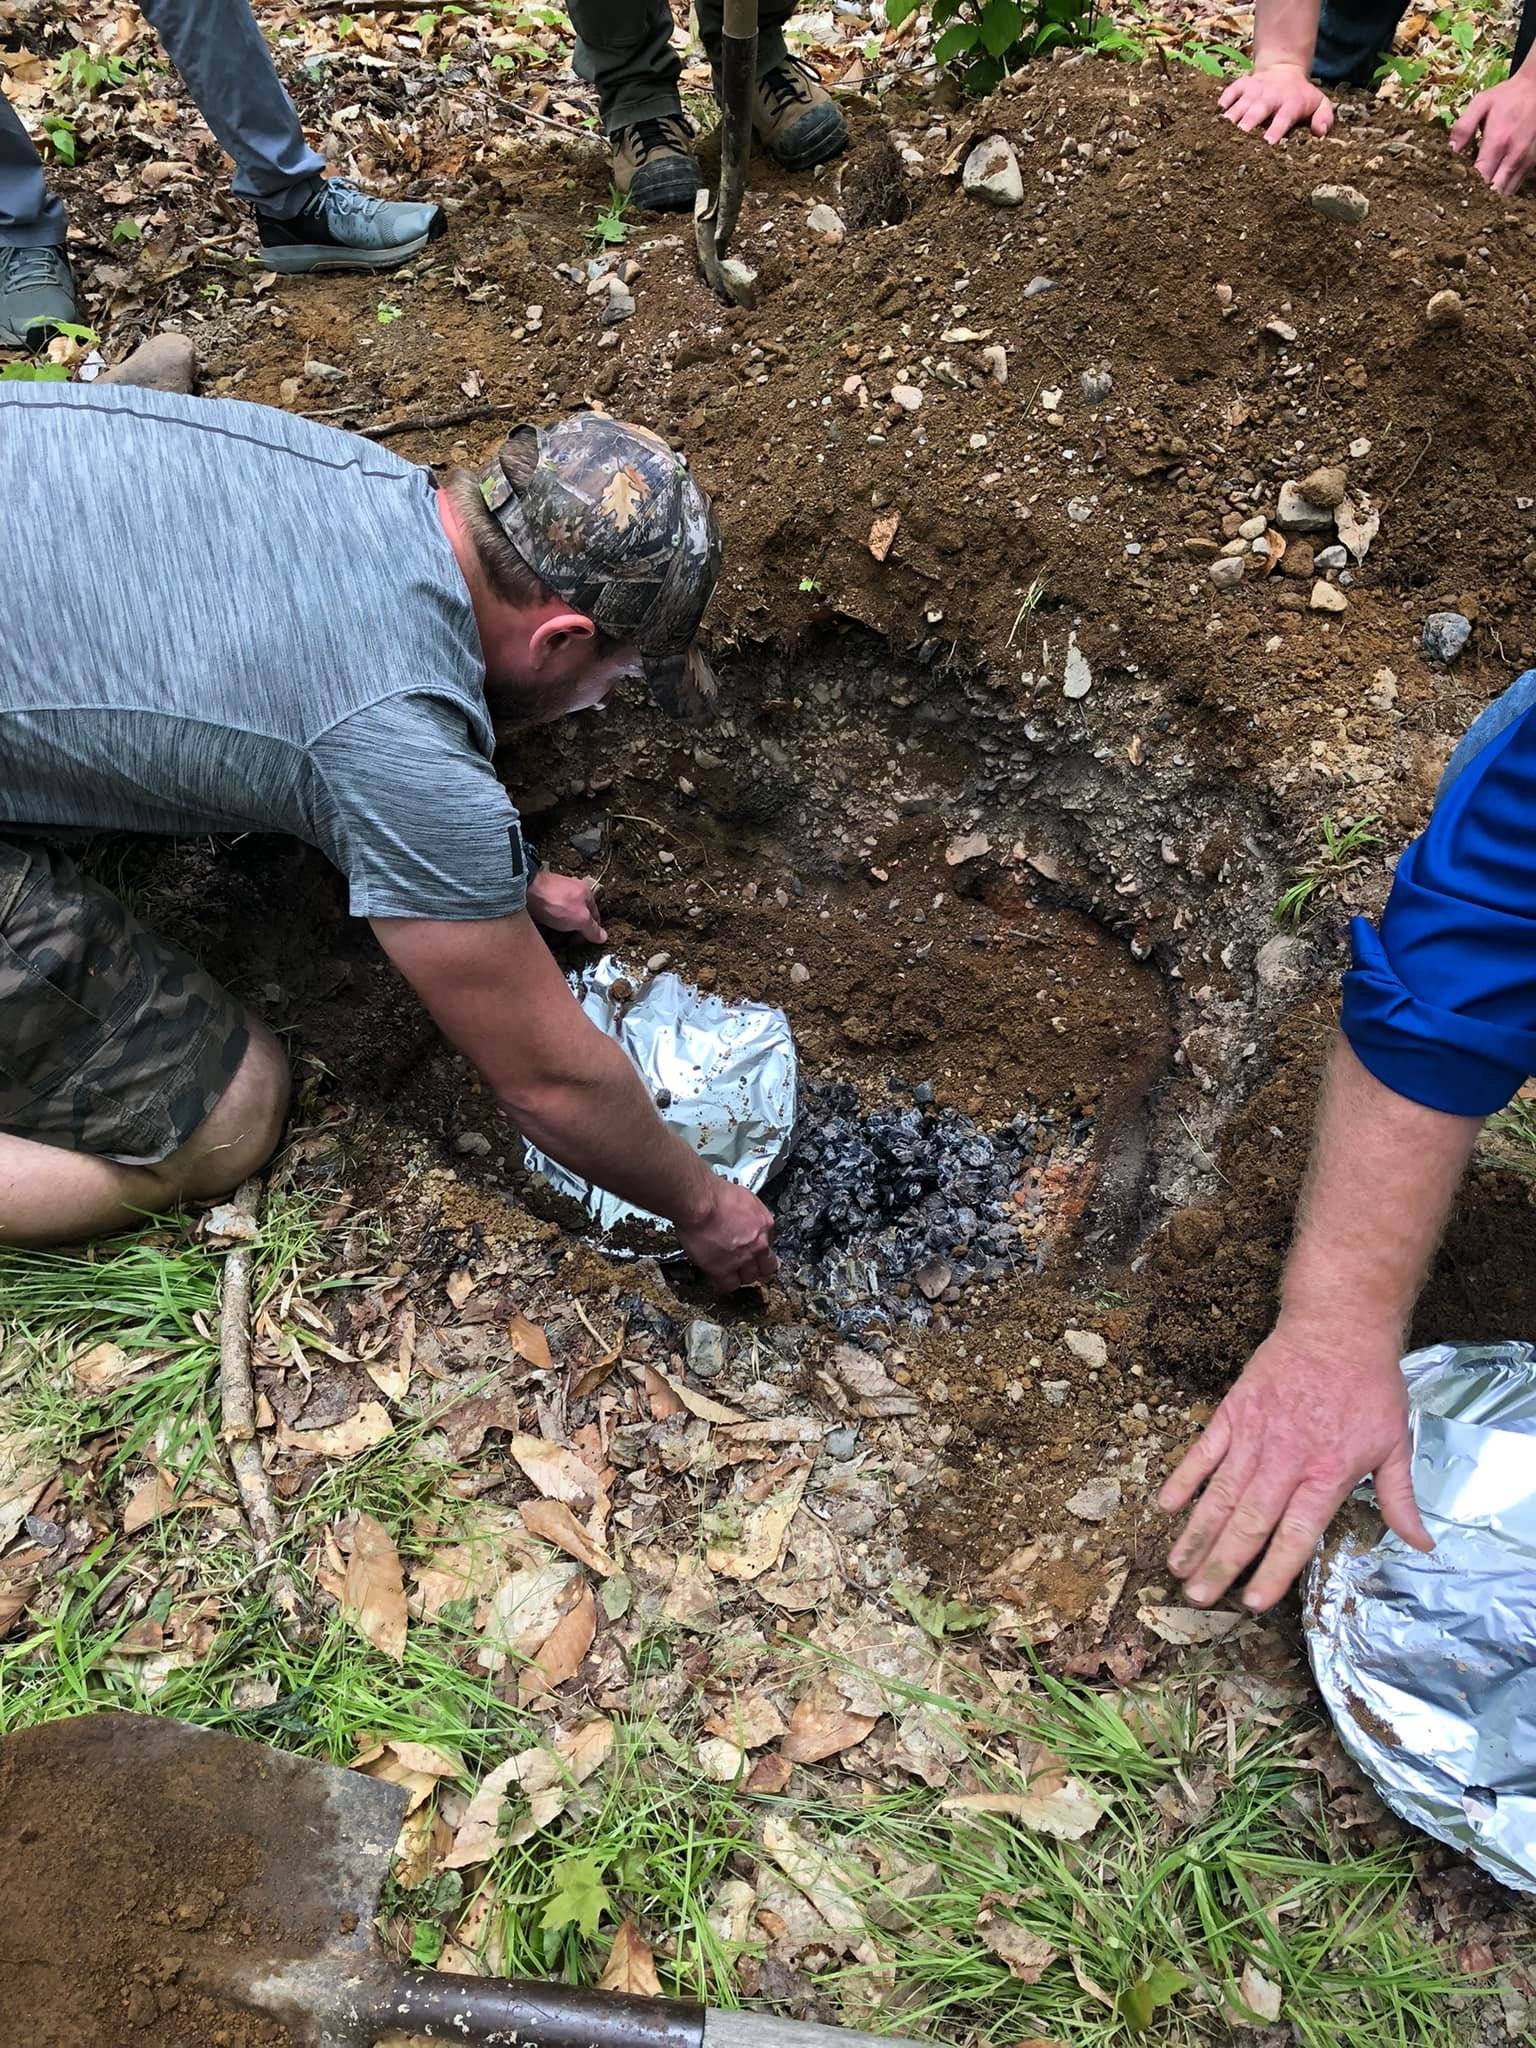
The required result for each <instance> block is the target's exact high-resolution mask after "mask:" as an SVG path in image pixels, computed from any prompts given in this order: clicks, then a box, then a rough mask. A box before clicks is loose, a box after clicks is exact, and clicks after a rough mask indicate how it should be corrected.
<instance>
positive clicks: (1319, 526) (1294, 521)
mask: <svg viewBox="0 0 1536 2048" xmlns="http://www.w3.org/2000/svg"><path fill="white" fill-rule="evenodd" d="M1275 524H1276V525H1277V526H1278V527H1279V528H1280V531H1281V532H1282V533H1323V532H1327V531H1329V530H1331V528H1332V526H1333V513H1332V512H1331V511H1330V510H1329V508H1328V507H1327V506H1326V505H1318V504H1315V503H1314V502H1313V500H1312V499H1310V498H1309V497H1307V496H1306V494H1305V493H1304V492H1303V490H1302V488H1301V485H1300V484H1298V483H1284V484H1282V485H1281V486H1280V502H1279V505H1278V507H1277V508H1276V511H1275Z"/></svg>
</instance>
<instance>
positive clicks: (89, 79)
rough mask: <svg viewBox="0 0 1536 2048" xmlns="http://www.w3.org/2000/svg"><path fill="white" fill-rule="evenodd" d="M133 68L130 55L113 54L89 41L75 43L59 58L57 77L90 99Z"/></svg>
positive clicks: (125, 77)
mask: <svg viewBox="0 0 1536 2048" xmlns="http://www.w3.org/2000/svg"><path fill="white" fill-rule="evenodd" d="M137 68H138V67H137V66H136V65H135V63H134V61H133V59H132V58H131V57H117V56H114V55H112V53H111V52H110V51H102V50H98V49H96V48H95V47H94V46H93V45H92V44H90V43H77V44H76V45H75V47H74V49H72V50H66V51H65V52H64V54H63V56H62V57H61V58H60V59H59V63H58V77H59V83H60V85H62V86H64V87H66V88H67V89H68V90H69V91H71V92H74V93H78V94H79V95H80V97H81V98H82V99H87V100H93V99H95V97H96V95H97V94H98V93H101V92H106V91H107V90H108V89H109V88H110V87H112V86H114V85H124V84H126V83H127V81H128V80H129V79H130V78H131V77H132V76H133V74H134V72H135V70H136V69H137Z"/></svg>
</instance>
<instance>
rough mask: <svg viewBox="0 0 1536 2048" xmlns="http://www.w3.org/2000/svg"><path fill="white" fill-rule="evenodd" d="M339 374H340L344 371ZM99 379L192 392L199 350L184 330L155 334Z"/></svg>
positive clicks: (158, 389) (137, 387)
mask: <svg viewBox="0 0 1536 2048" xmlns="http://www.w3.org/2000/svg"><path fill="white" fill-rule="evenodd" d="M305 367H306V369H307V368H308V365H307V364H306V365H305ZM336 374H337V375H338V376H340V374H341V372H340V371H339V370H338V371H337V373H336ZM96 381H97V383H98V384H131V385H133V386H134V387H135V388H136V389H137V390H140V391H179V392H181V393H182V394H183V395H187V396H189V395H190V394H191V391H192V388H193V386H194V385H195V384H196V382H197V351H196V349H195V348H193V346H192V344H191V342H190V341H188V339H187V337H186V336H185V335H184V334H152V335H151V336H150V337H149V339H148V341H141V342H140V343H139V345H138V347H137V348H136V349H135V350H134V351H133V353H132V355H130V356H125V357H124V359H123V360H122V362H120V363H119V364H118V365H117V367H116V368H115V369H112V370H103V371H102V373H101V375H100V376H99V377H98V378H97V379H96Z"/></svg>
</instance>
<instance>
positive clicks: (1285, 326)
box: [1264, 320, 1296, 347]
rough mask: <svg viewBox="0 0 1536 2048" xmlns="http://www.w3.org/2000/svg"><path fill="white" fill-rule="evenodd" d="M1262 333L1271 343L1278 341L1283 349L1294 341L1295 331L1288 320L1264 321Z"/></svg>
mask: <svg viewBox="0 0 1536 2048" xmlns="http://www.w3.org/2000/svg"><path fill="white" fill-rule="evenodd" d="M1264 332H1265V334H1266V335H1267V336H1268V337H1269V339H1270V340H1271V341H1278V342H1280V343H1281V344H1282V345H1283V346H1285V347H1289V346H1290V344H1291V343H1292V342H1293V341H1294V340H1295V339H1296V330H1295V328H1294V327H1293V326H1292V325H1291V323H1290V321H1289V320H1266V321H1265V322H1264Z"/></svg>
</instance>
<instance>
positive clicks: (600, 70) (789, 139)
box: [568, 0, 848, 212]
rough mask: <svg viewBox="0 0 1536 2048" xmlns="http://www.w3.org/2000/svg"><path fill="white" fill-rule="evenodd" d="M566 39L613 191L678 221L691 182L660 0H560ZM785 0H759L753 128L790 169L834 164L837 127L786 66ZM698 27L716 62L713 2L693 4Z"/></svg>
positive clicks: (802, 76) (798, 72) (824, 98)
mask: <svg viewBox="0 0 1536 2048" xmlns="http://www.w3.org/2000/svg"><path fill="white" fill-rule="evenodd" d="M568 5H569V8H570V15H571V21H572V24H573V25H574V27H575V30H576V73H577V76H578V77H580V78H584V79H586V80H587V81H588V82H589V83H590V84H592V85H595V86H596V87H597V95H598V100H599V102H600V104H601V107H602V114H603V127H604V129H605V131H606V132H607V135H608V139H609V143H610V145H611V147H612V150H613V177H614V183H615V184H616V185H617V186H618V188H619V190H620V191H621V192H627V193H628V194H629V195H630V198H631V200H632V202H633V203H634V204H635V205H636V206H637V207H641V208H645V209H647V210H654V211H657V212H685V211H688V210H691V208H692V206H693V195H694V193H695V191H696V190H697V189H698V185H699V174H698V171H697V169H696V168H695V165H694V162H693V157H692V155H691V153H690V150H689V143H690V140H691V136H692V129H691V127H690V125H689V122H688V118H687V116H686V115H685V114H684V112H683V105H682V101H681V99H680V98H679V96H678V89H677V81H678V75H679V72H680V70H681V65H680V63H679V61H678V56H677V52H676V51H675V50H674V49H673V47H672V16H671V12H670V10H669V8H668V7H667V5H666V0H639V4H636V0H568ZM793 11H794V9H793V5H792V4H788V0H763V4H762V5H761V6H760V8H759V14H758V38H757V70H758V84H757V101H756V105H755V106H754V108H753V124H754V126H755V127H756V130H757V133H758V135H759V137H760V138H761V140H762V141H763V142H764V144H765V145H766V146H767V147H768V148H769V149H770V150H771V151H772V152H773V154H774V155H775V156H776V157H777V158H778V159H779V161H780V162H781V163H783V164H785V165H786V166H787V167H788V168H789V169H791V170H809V169H811V168H812V167H813V166H814V165H816V164H820V163H826V162H827V161H828V160H829V158H831V157H834V156H836V155H837V153H838V151H839V150H840V149H842V148H843V146H844V144H845V143H846V142H847V140H848V128H847V123H846V122H845V121H844V119H843V116H842V113H841V111H840V110H839V109H838V107H837V106H836V105H835V104H834V102H833V101H832V100H831V98H830V97H829V96H828V94H827V92H826V90H825V88H824V87H823V86H822V84H821V81H820V79H818V78H817V76H816V74H815V72H814V71H813V70H812V69H811V67H810V66H809V65H808V64H805V63H803V62H802V61H801V60H800V59H799V58H796V57H792V56H791V55H790V53H789V50H788V47H787V46H786V44H785V41H784V24H785V22H786V21H787V20H788V19H789V16H790V15H791V14H792V13H793ZM699 26H700V30H701V32H702V34H703V38H704V47H705V50H706V52H707V53H708V54H709V56H710V59H711V61H712V62H713V61H715V60H716V59H717V58H718V55H719V47H720V33H721V0H701V4H700V7H699Z"/></svg>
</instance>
